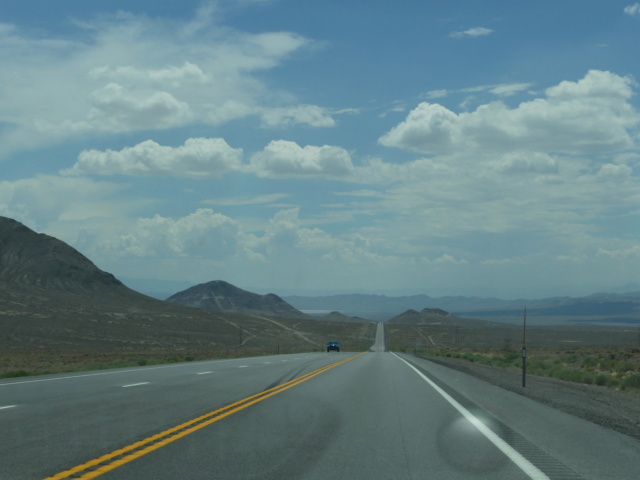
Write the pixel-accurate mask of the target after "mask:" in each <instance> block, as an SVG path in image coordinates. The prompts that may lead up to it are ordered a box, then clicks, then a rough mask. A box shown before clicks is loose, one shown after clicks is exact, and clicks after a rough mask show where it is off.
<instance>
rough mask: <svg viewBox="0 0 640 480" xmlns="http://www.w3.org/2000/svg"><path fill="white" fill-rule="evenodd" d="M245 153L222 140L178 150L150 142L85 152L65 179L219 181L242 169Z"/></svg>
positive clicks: (192, 140)
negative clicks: (127, 177) (113, 177)
mask: <svg viewBox="0 0 640 480" xmlns="http://www.w3.org/2000/svg"><path fill="white" fill-rule="evenodd" d="M242 156H243V153H242V149H240V148H232V147H230V146H229V145H228V144H227V142H225V141H224V140H223V139H221V138H190V139H188V140H187V141H186V142H185V143H184V145H182V146H179V147H167V146H162V145H159V144H158V143H156V142H154V141H152V140H147V141H145V142H142V143H139V144H138V145H135V146H134V147H127V148H123V149H122V150H120V151H114V150H106V151H104V152H103V151H99V150H85V151H83V152H82V153H80V155H79V156H78V161H77V162H76V164H75V165H74V166H73V167H72V168H70V169H67V170H64V171H63V172H62V173H63V174H66V175H83V174H89V175H138V176H159V175H162V176H173V177H189V178H216V177H220V176H222V175H224V174H225V173H227V172H230V171H233V170H238V169H240V168H241V166H242Z"/></svg>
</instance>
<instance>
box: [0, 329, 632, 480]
mask: <svg viewBox="0 0 640 480" xmlns="http://www.w3.org/2000/svg"><path fill="white" fill-rule="evenodd" d="M383 340H384V335H383V333H382V332H381V331H380V332H379V335H378V337H377V342H376V345H374V346H373V347H372V349H371V351H370V352H364V353H360V354H359V353H358V352H341V353H335V352H331V353H324V352H323V353H309V354H296V355H277V356H269V357H257V358H245V359H234V360H218V361H210V362H191V363H184V364H173V365H164V366H155V367H143V368H135V369H123V370H112V371H100V372H87V373H81V374H73V375H51V376H44V377H31V378H25V379H13V380H11V379H5V380H2V381H0V479H8V480H19V479H43V478H53V479H66V478H73V479H88V478H96V477H98V478H100V479H101V480H102V479H104V480H106V479H131V480H133V479H136V480H146V479H148V480H151V479H153V480H159V479H172V480H174V479H224V480H234V479H260V480H267V479H278V480H281V479H326V478H341V479H349V480H357V479H368V480H374V479H385V480H397V479H469V478H471V479H475V478H479V479H492V480H495V479H509V480H514V479H515V480H517V479H530V478H534V479H546V478H549V479H576V478H585V479H607V478H611V479H617V480H620V479H637V478H638V472H640V442H638V441H637V440H634V439H632V438H630V437H627V436H624V435H621V434H619V433H616V432H613V431H610V430H607V429H605V428H603V427H600V426H597V425H595V424H592V423H589V422H587V421H584V420H581V419H579V418H577V417H573V416H571V415H568V414H566V413H562V412H559V411H556V410H554V409H552V408H550V407H547V406H544V405H541V404H538V403H536V402H534V401H531V400H529V399H527V398H524V397H521V396H519V395H516V394H514V393H511V392H507V391H504V390H502V389H499V388H497V387H494V386H492V385H489V384H487V383H485V382H482V381H480V380H478V379H476V378H473V377H470V376H468V375H465V374H463V373H461V372H458V371H454V370H450V369H447V368H445V367H442V366H439V365H436V364H433V363H431V362H428V361H426V360H421V359H417V358H414V357H413V356H410V355H397V354H394V353H392V352H385V351H384V343H383Z"/></svg>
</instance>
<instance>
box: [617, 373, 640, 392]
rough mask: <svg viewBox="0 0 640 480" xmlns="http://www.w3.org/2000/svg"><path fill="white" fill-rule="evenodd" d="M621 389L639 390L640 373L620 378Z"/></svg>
mask: <svg viewBox="0 0 640 480" xmlns="http://www.w3.org/2000/svg"><path fill="white" fill-rule="evenodd" d="M620 388H622V390H640V374H638V373H635V374H633V375H630V376H628V377H626V378H624V379H623V380H622V384H621V385H620Z"/></svg>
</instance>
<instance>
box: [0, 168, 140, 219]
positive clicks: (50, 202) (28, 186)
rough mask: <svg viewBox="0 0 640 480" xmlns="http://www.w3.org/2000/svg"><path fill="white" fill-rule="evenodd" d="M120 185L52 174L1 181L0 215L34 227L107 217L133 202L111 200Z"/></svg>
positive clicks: (128, 207)
mask: <svg viewBox="0 0 640 480" xmlns="http://www.w3.org/2000/svg"><path fill="white" fill-rule="evenodd" d="M122 189H123V188H122V186H120V185H116V184H114V183H108V182H95V181H93V180H90V179H86V178H61V177H57V176H52V175H39V176H37V177H35V178H28V179H22V180H16V181H2V182H0V215H4V216H7V217H11V218H15V219H17V220H19V221H21V222H24V223H26V224H27V225H29V226H30V227H31V228H35V229H43V228H46V227H48V226H49V225H50V224H51V223H52V222H67V221H83V220H88V219H92V218H96V217H103V218H109V217H113V216H114V215H118V212H122V211H123V210H125V209H131V208H132V207H133V206H134V204H133V203H129V204H128V205H127V206H125V205H123V204H120V203H119V202H118V201H117V200H116V201H114V200H113V199H114V197H117V194H118V193H120V192H121V191H122Z"/></svg>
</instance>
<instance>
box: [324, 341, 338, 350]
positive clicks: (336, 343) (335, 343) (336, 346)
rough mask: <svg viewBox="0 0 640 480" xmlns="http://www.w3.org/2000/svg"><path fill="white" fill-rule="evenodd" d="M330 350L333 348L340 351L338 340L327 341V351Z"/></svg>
mask: <svg viewBox="0 0 640 480" xmlns="http://www.w3.org/2000/svg"><path fill="white" fill-rule="evenodd" d="M331 350H335V351H336V352H339V351H340V344H339V343H338V342H329V343H327V352H330V351H331Z"/></svg>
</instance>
